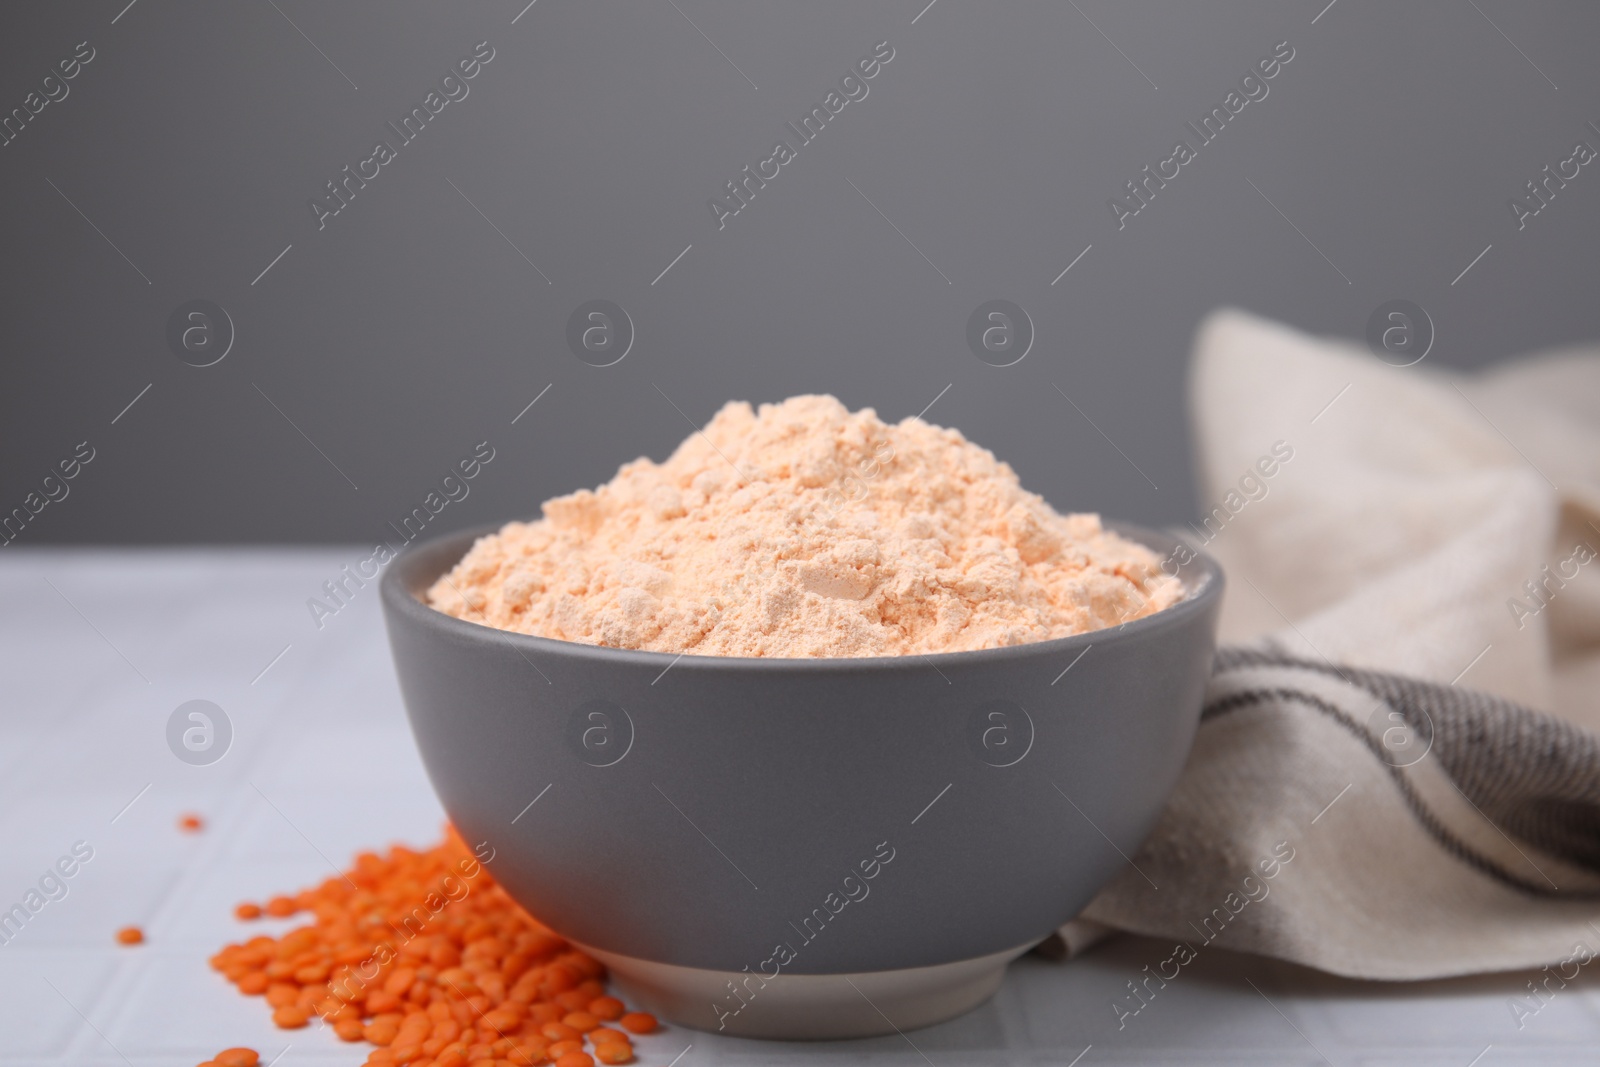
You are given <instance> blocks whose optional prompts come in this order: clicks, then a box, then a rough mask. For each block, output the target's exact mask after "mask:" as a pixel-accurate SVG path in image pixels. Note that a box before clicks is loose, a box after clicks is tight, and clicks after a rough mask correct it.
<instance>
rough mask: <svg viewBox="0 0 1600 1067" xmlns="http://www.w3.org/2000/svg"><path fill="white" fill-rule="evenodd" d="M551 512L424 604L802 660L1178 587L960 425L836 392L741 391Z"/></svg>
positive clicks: (605, 634)
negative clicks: (851, 401)
mask: <svg viewBox="0 0 1600 1067" xmlns="http://www.w3.org/2000/svg"><path fill="white" fill-rule="evenodd" d="M543 510H544V517H543V518H541V519H538V520H536V521H533V522H526V523H523V522H513V523H508V524H507V525H506V526H505V527H503V528H502V529H501V530H500V531H499V532H498V533H496V534H492V535H490V536H488V537H484V538H481V539H480V540H479V541H478V542H477V543H476V544H475V545H473V547H472V549H471V551H469V552H468V553H467V555H466V556H465V557H464V558H463V559H462V560H461V562H460V563H458V564H457V565H456V567H455V569H454V570H452V571H451V572H450V573H449V574H448V575H446V576H445V577H443V578H440V579H439V581H438V582H437V583H435V584H434V586H433V587H432V589H430V590H429V592H428V599H429V603H430V604H432V605H433V607H435V608H437V609H438V610H440V611H443V612H446V613H448V614H450V615H454V616H456V617H457V618H462V619H467V620H470V621H472V622H478V623H484V624H487V625H489V626H495V627H499V628H501V629H505V630H515V631H519V632H521V633H528V634H537V635H539V636H541V637H550V638H556V639H558V640H563V641H578V642H582V643H585V644H591V645H607V646H610V647H614V648H635V649H649V650H652V651H657V652H673V653H676V652H689V653H693V654H697V655H708V656H773V657H783V658H798V657H818V656H826V657H839V656H898V655H907V654H912V653H929V652H957V651H964V650H968V649H979V648H994V647H998V646H1002V645H1016V644H1021V643H1023V642H1028V641H1043V640H1047V639H1050V638H1056V637H1066V636H1069V635H1071V634H1079V633H1084V632H1086V631H1089V630H1097V629H1101V628H1103V627H1107V626H1115V625H1117V624H1118V623H1121V622H1125V621H1127V620H1129V619H1135V618H1139V617H1141V616H1144V615H1148V614H1150V613H1152V612H1155V611H1159V610H1161V609H1162V608H1165V607H1168V606H1170V605H1171V604H1173V603H1175V602H1176V601H1178V600H1179V599H1181V598H1182V596H1183V589H1182V586H1181V585H1180V583H1179V582H1178V581H1177V580H1176V579H1175V578H1172V577H1170V576H1168V575H1166V574H1164V573H1162V571H1161V568H1160V560H1159V557H1157V556H1156V555H1155V554H1154V553H1153V552H1151V551H1150V550H1149V549H1147V548H1145V547H1144V546H1143V545H1139V544H1135V543H1133V542H1131V541H1128V540H1126V539H1125V538H1122V537H1119V536H1117V535H1116V534H1114V533H1112V532H1110V531H1108V530H1103V529H1101V526H1100V519H1099V517H1098V516H1096V515H1061V514H1059V513H1057V512H1056V511H1055V510H1054V509H1053V508H1051V507H1050V505H1049V504H1047V503H1045V501H1044V500H1043V498H1041V497H1039V496H1037V495H1035V494H1033V493H1030V492H1028V491H1026V490H1025V489H1023V488H1022V486H1021V484H1020V483H1019V482H1018V481H1017V476H1016V474H1015V472H1013V471H1012V469H1011V468H1010V467H1009V466H1007V465H1006V464H1005V463H1002V462H1000V461H999V460H997V459H995V457H994V455H993V453H991V452H989V451H988V450H987V449H984V448H980V447H978V446H977V445H974V444H972V443H971V442H969V441H968V440H967V439H966V438H965V437H963V436H962V435H961V434H960V433H959V432H958V431H956V430H947V429H943V428H941V427H937V426H932V425H930V424H928V423H926V422H923V421H922V420H921V419H916V418H912V419H906V420H905V421H904V422H901V423H899V424H898V425H893V426H891V425H887V424H885V423H884V422H882V421H881V420H880V419H879V418H878V416H877V415H876V413H874V412H873V411H872V409H870V408H868V409H865V410H862V411H856V412H852V411H849V410H848V409H846V408H845V406H844V405H843V404H841V403H840V402H839V401H838V400H835V399H834V398H833V397H831V396H798V397H793V398H791V399H789V400H786V401H784V402H783V403H781V404H763V405H761V407H760V408H759V409H752V408H751V406H750V405H749V404H747V403H743V402H738V403H730V404H728V405H727V406H725V407H724V408H723V409H722V410H721V411H719V412H718V413H717V415H716V417H715V418H714V419H712V420H711V423H710V425H708V426H706V428H705V430H704V431H703V432H700V433H695V434H693V435H691V436H690V437H689V438H688V439H687V440H685V441H684V442H683V443H682V444H681V445H679V446H678V449H677V451H675V452H674V453H673V454H672V456H671V457H670V458H669V459H668V460H667V461H666V462H664V463H660V464H657V463H653V462H651V461H650V460H648V459H638V460H635V461H633V462H632V463H629V464H627V465H625V466H623V467H622V468H621V469H620V470H618V472H617V476H616V477H615V478H613V479H612V480H611V481H610V482H608V483H606V484H605V485H603V486H601V487H600V488H599V489H596V490H594V491H593V492H590V491H589V490H587V489H584V490H580V491H578V492H576V493H573V494H571V495H570V496H562V497H557V498H555V499H553V500H549V501H546V502H545V504H544V509H543Z"/></svg>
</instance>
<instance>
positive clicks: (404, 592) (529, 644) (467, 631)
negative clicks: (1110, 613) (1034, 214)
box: [379, 519, 1226, 674]
mask: <svg viewBox="0 0 1600 1067" xmlns="http://www.w3.org/2000/svg"><path fill="white" fill-rule="evenodd" d="M519 521H528V520H519V519H507V520H503V521H500V522H494V523H488V524H484V525H480V526H475V527H471V528H468V529H463V530H456V531H452V532H449V533H441V534H437V535H435V536H433V537H430V538H427V539H426V540H420V541H417V542H415V543H413V544H409V545H407V546H406V547H404V548H402V549H401V550H400V552H399V553H398V554H397V556H396V558H394V559H393V560H391V561H390V562H389V565H388V566H387V567H386V568H385V570H384V574H383V577H382V579H381V581H380V584H379V597H380V599H381V601H382V603H383V608H384V612H385V614H386V615H389V614H392V615H397V616H399V617H401V618H403V619H405V620H406V621H408V622H410V623H413V624H415V625H417V626H419V627H421V628H423V629H431V630H434V631H436V632H437V633H438V634H439V635H440V636H441V637H448V638H454V639H456V640H460V641H467V642H473V643H480V644H481V643H484V642H488V641H493V640H499V641H501V642H503V643H504V644H507V645H509V646H510V647H511V648H512V649H514V650H516V651H517V652H519V653H527V652H533V653H538V654H541V655H544V656H551V657H565V658H569V659H578V660H589V661H593V662H597V663H604V664H610V665H613V666H618V667H623V666H633V667H639V668H645V669H657V670H662V669H664V668H666V667H668V666H671V665H673V664H676V666H675V667H674V668H673V669H674V670H676V671H683V670H689V671H705V670H740V671H757V672H770V671H805V672H809V673H817V672H821V673H838V674H852V673H857V672H873V671H885V670H887V671H906V672H910V671H922V670H926V669H927V668H928V666H929V665H930V664H932V665H934V667H935V669H938V668H939V667H943V666H948V667H951V668H960V667H963V666H967V665H977V664H982V665H985V666H996V665H1000V664H1003V663H1005V662H1007V661H1008V660H1016V661H1022V660H1032V659H1036V658H1049V657H1052V656H1056V655H1066V654H1070V653H1074V652H1078V650H1080V649H1082V650H1084V651H1087V650H1088V648H1089V646H1091V645H1095V644H1101V645H1107V644H1118V645H1121V644H1126V643H1129V642H1135V641H1139V640H1142V639H1143V638H1144V637H1146V636H1147V635H1150V634H1154V633H1158V632H1161V631H1164V630H1167V629H1170V628H1172V627H1181V626H1184V625H1187V624H1189V623H1190V622H1191V621H1192V620H1193V619H1194V617H1195V616H1196V615H1205V614H1207V613H1209V612H1210V611H1211V610H1212V609H1213V607H1214V606H1215V605H1216V602H1217V601H1218V600H1219V599H1220V598H1221V596H1222V592H1223V588H1224V586H1225V585H1226V580H1225V579H1224V576H1223V570H1222V567H1221V566H1220V565H1219V564H1218V563H1217V561H1216V560H1215V559H1214V558H1212V557H1211V556H1210V555H1208V554H1207V553H1205V552H1204V551H1202V550H1200V549H1199V548H1197V547H1196V546H1195V545H1194V544H1193V543H1192V542H1190V541H1189V540H1188V539H1186V538H1184V537H1180V536H1178V535H1176V534H1170V533H1164V532H1162V531H1159V530H1153V529H1150V528H1148V527H1144V526H1139V525H1136V524H1134V523H1126V522H1105V523H1104V526H1105V528H1106V529H1108V530H1111V531H1113V532H1115V533H1117V534H1120V535H1121V536H1123V537H1127V538H1129V539H1130V540H1134V541H1137V542H1139V543H1140V544H1142V545H1144V546H1145V547H1146V548H1150V549H1152V550H1154V551H1157V552H1162V553H1170V552H1171V551H1172V549H1174V548H1175V547H1176V546H1178V545H1180V544H1181V545H1184V546H1186V547H1187V548H1188V549H1189V551H1190V552H1191V553H1192V554H1193V558H1192V559H1190V560H1189V561H1187V562H1186V563H1185V564H1184V565H1183V567H1184V568H1185V569H1187V568H1191V567H1196V568H1198V573H1197V574H1196V575H1195V576H1194V577H1192V578H1189V579H1180V580H1183V581H1184V585H1185V587H1186V593H1185V596H1184V598H1183V599H1182V600H1180V601H1178V602H1177V603H1176V604H1173V605H1172V606H1171V607H1168V608H1163V609H1162V610H1160V611H1158V612H1155V613H1154V614H1152V615H1146V616H1144V617H1143V618H1138V619H1132V620H1129V621H1128V622H1124V623H1121V624H1119V625H1117V626H1113V627H1107V628H1105V629H1100V630H1090V631H1088V632H1086V633H1081V634H1072V635H1070V636H1067V637H1055V638H1051V639H1049V640H1047V641H1028V642H1024V643H1023V644H1020V645H1005V646H1003V647H1000V648H980V649H968V650H964V651H960V652H921V653H909V654H906V655H899V656H836V657H816V656H807V657H795V658H779V657H772V656H707V655H702V654H697V653H690V652H677V653H673V652H655V651H651V650H647V649H634V648H613V647H610V646H608V645H589V644H583V643H582V642H578V641H562V640H559V639H557V638H553V637H540V636H538V635H535V634H525V633H521V632H519V631H516V630H502V629H500V628H499V627H496V626H489V625H487V624H486V623H480V622H471V621H469V620H467V619H458V618H456V617H455V616H454V615H446V614H445V613H444V612H442V611H439V610H438V609H437V608H433V607H430V606H429V605H428V604H427V603H425V602H424V601H423V599H422V596H421V594H422V591H423V590H425V589H426V588H427V587H428V586H430V585H432V584H433V583H434V582H435V581H436V580H437V579H438V578H439V576H440V575H442V574H444V573H446V572H447V571H449V570H450V568H452V567H454V566H455V565H456V563H457V562H459V561H460V560H461V558H462V557H463V556H464V555H466V553H467V551H468V550H469V549H470V548H471V546H472V545H473V544H475V543H476V542H477V540H478V539H479V538H481V537H486V536H488V535H490V534H492V533H496V532H498V531H499V530H500V529H501V528H503V527H504V526H505V525H506V524H507V523H509V522H519ZM447 549H453V550H451V551H447ZM439 560H443V561H444V563H443V565H442V566H441V565H440V564H439V562H438V561H439ZM1072 662H1073V663H1076V662H1077V661H1076V660H1073V661H1072Z"/></svg>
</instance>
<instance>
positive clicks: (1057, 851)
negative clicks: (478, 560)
mask: <svg viewBox="0 0 1600 1067" xmlns="http://www.w3.org/2000/svg"><path fill="white" fill-rule="evenodd" d="M1117 529H1118V530H1119V532H1121V533H1123V534H1124V535H1126V536H1130V537H1132V538H1134V539H1136V540H1138V541H1141V542H1143V543H1145V544H1146V545H1149V546H1150V547H1151V548H1153V549H1154V550H1155V551H1156V552H1158V553H1160V554H1161V555H1163V556H1165V555H1167V554H1168V553H1169V552H1170V551H1171V550H1172V549H1173V547H1174V546H1175V544H1176V542H1175V541H1173V540H1172V539H1171V538H1169V537H1166V536H1164V535H1160V534H1156V533H1152V532H1149V531H1146V530H1141V529H1138V528H1132V527H1117ZM487 532H489V530H487V529H485V530H477V531H469V532H465V533H461V534H456V535H453V536H449V537H445V538H442V539H438V540H434V541H431V542H427V543H424V544H422V545H419V546H417V547H416V548H413V549H411V550H410V551H408V552H406V553H405V554H404V555H403V556H401V558H400V559H398V560H397V561H395V562H394V563H393V564H392V565H391V566H390V568H389V571H388V573H387V575H386V576H385V577H384V579H383V607H384V614H385V617H386V619H387V622H388V629H389V640H390V644H391V647H392V649H393V653H394V659H395V666H396V669H397V671H398V672H399V677H400V687H401V691H402V693H403V694H404V697H405V704H406V709H407V712H408V714H409V716H410V720H411V726H412V729H413V730H414V731H415V733H416V737H417V744H418V746H419V748H420V750H421V753H422V758H423V761H424V763H425V764H426V765H427V769H428V774H429V776H430V778H431V779H432V781H433V785H434V787H435V788H436V789H437V790H438V793H439V797H440V799H441V800H442V801H443V803H444V807H445V810H446V811H447V812H448V813H449V816H450V818H451V819H452V820H453V821H454V823H455V825H456V826H457V827H458V828H459V829H460V831H461V833H462V834H463V836H464V837H465V838H466V839H467V840H468V841H470V842H473V843H474V844H476V843H478V842H483V841H487V842H488V843H489V845H490V847H492V848H493V849H494V859H493V860H492V862H491V863H490V864H489V869H490V870H491V871H492V873H493V875H494V877H495V878H496V879H497V880H498V881H499V882H500V883H501V884H502V885H503V886H505V888H506V889H507V890H508V891H509V892H510V893H511V894H512V896H514V897H515V898H516V899H517V900H518V901H520V902H521V903H522V904H523V905H525V906H526V907H527V908H528V910H529V911H530V912H532V913H533V914H534V915H536V916H538V917H539V919H540V920H541V921H543V922H545V923H546V924H548V925H549V926H550V927H551V928H552V929H554V930H556V931H557V932H558V933H560V934H561V935H562V936H564V937H566V938H568V939H569V940H571V941H572V942H574V943H576V944H578V945H581V946H583V947H584V948H585V949H587V950H589V951H590V952H592V953H594V954H596V955H597V956H599V957H600V958H601V959H602V960H603V961H604V962H605V963H607V965H608V966H610V968H611V970H612V972H613V974H614V976H615V977H616V979H617V980H618V981H619V983H620V984H621V985H622V986H623V989H624V992H625V993H627V994H629V995H631V996H632V997H633V998H634V999H635V1001H636V1002H642V1003H643V1004H644V1006H646V1007H648V1008H651V1009H653V1010H656V1011H657V1012H658V1013H662V1014H665V1015H666V1016H668V1017H669V1018H672V1019H674V1020H675V1021H677V1022H680V1023H682V1024H685V1025H688V1026H692V1027H698V1028H702V1029H708V1030H719V1029H721V1030H724V1031H726V1032H731V1033H741V1034H748V1035H754V1036H771V1037H843V1036H857V1035H863V1034H868V1033H877V1032H891V1031H892V1028H893V1027H898V1028H900V1029H908V1028H910V1027H912V1026H920V1025H926V1024H928V1023H932V1022H937V1021H939V1020H941V1019H944V1018H948V1017H950V1016H952V1015H955V1014H959V1013H960V1012H962V1011H965V1010H967V1009H968V1008H970V1007H972V1006H974V1005H975V1004H978V1003H981V1002H982V1001H983V1000H984V999H985V998H986V997H987V996H988V995H989V994H990V993H992V992H993V990H994V988H995V986H996V985H997V984H998V982H999V980H1000V977H1001V974H1002V972H1003V970H1004V967H1005V964H1006V962H1008V961H1009V960H1010V959H1012V958H1014V957H1015V956H1017V955H1019V954H1020V953H1022V952H1024V951H1026V950H1027V948H1028V947H1029V946H1031V945H1033V944H1035V943H1037V942H1038V941H1040V940H1041V939H1043V938H1044V937H1046V936H1047V935H1049V933H1050V932H1051V931H1052V930H1053V929H1054V928H1055V927H1056V926H1058V925H1060V924H1061V923H1063V922H1065V921H1066V920H1067V919H1069V918H1071V917H1073V916H1074V915H1076V914H1077V913H1078V911H1079V910H1080V909H1081V908H1082V907H1083V906H1084V905H1085V904H1087V903H1088V902H1089V900H1090V898H1092V897H1093V896H1094V894H1095V892H1096V891H1097V890H1098V889H1099V888H1100V887H1101V886H1102V885H1103V884H1104V883H1105V882H1106V881H1107V880H1108V879H1109V878H1110V877H1111V876H1112V875H1113V874H1114V873H1116V871H1117V870H1118V869H1119V868H1120V867H1122V866H1123V865H1124V864H1125V863H1127V862H1128V861H1127V860H1125V859H1124V854H1127V855H1131V854H1132V853H1133V852H1134V851H1135V850H1136V849H1137V848H1138V847H1139V844H1140V842H1141V841H1142V840H1143V838H1144V837H1145V835H1146V834H1147V833H1148V832H1149V831H1150V829H1151V827H1152V826H1153V825H1154V822H1155V820H1156V818H1157V816H1158V815H1159V814H1160V811H1161V808H1162V805H1163V803H1164V802H1165V800H1166V798H1167V794H1168V792H1169V791H1170V790H1171V788H1172V786H1173V784H1174V783H1175V782H1176V780H1177V777H1178V773H1179V771H1180V770H1181V768H1182V767H1183V763H1184V760H1185V758H1186V757H1187V755H1188V752H1189V746H1190V742H1191V741H1192V739H1193V737H1194V732H1195V727H1196V723H1197V720H1198V716H1199V712H1200V706H1201V701H1202V695H1203V692H1204V688H1205V684H1206V679H1207V676H1208V675H1209V673H1210V668H1211V657H1212V651H1213V641H1214V632H1215V626H1216V616H1217V609H1218V606H1219V604H1220V601H1221V595H1222V574H1221V572H1220V570H1219V569H1218V568H1217V567H1216V565H1215V564H1214V563H1213V562H1211V561H1210V560H1209V559H1207V558H1205V557H1203V556H1201V557H1196V558H1195V559H1194V560H1193V561H1192V562H1190V563H1188V564H1187V565H1186V566H1185V567H1184V569H1183V572H1182V574H1181V575H1180V576H1181V577H1182V578H1183V580H1184V582H1185V584H1186V586H1187V588H1188V596H1187V597H1186V599H1184V600H1183V601H1182V602H1180V603H1179V604H1177V605H1175V606H1173V607H1171V608H1169V609H1167V610H1165V611H1162V612H1159V613H1157V614H1155V615H1152V616H1149V617H1146V618H1143V619H1138V620H1136V621H1134V622H1130V623H1127V624H1124V625H1122V626H1120V627H1117V628H1114V629H1111V630H1102V631H1099V632H1096V633H1090V634H1084V635H1081V636H1078V637H1069V638H1063V639H1060V640H1055V641H1044V642H1039V643H1037V644H1028V645H1020V646H1015V647H1011V648H1001V649H991V650H984V651H979V652H958V653H946V654H940V655H933V656H905V657H896V658H877V659H837V660H816V659H794V660H779V659H737V658H725V657H710V656H682V657H674V656H672V655H667V654H663V653H656V652H635V651H625V650H619V649H613V648H597V647H593V646H590V645H581V644H573V643H570V642H565V641H553V640H549V639H546V638H540V637H530V636H527V635H523V634H515V633H508V632H505V631H501V630H496V629H493V628H490V627H486V626H480V625H477V624H474V623H469V622H463V621H461V620H459V619H455V618H452V617H450V616H447V615H444V614H442V613H440V612H437V611H434V610H433V609H431V608H429V607H427V606H426V604H425V603H424V602H423V601H422V600H421V599H420V597H421V596H422V595H423V594H424V591H425V590H426V589H427V588H428V586H429V585H431V584H432V583H433V581H434V580H435V579H437V578H438V577H439V575H441V574H443V573H445V572H447V571H448V570H449V569H450V568H451V567H452V566H453V565H454V564H455V563H456V561H457V560H459V559H460V558H461V556H462V555H463V554H465V552H466V550H467V549H468V548H469V547H470V546H471V544H472V542H473V540H474V539H475V538H476V537H479V536H482V535H483V534H484V533H487Z"/></svg>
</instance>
